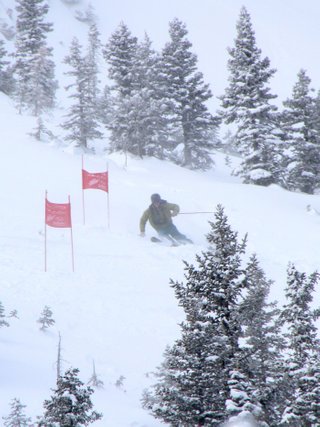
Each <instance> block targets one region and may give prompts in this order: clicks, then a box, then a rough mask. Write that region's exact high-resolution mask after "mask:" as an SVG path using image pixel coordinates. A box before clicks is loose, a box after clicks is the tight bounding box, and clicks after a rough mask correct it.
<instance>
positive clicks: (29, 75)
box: [14, 0, 57, 115]
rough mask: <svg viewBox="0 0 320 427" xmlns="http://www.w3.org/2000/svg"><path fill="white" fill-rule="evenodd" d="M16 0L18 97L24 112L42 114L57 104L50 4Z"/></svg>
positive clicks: (15, 55)
mask: <svg viewBox="0 0 320 427" xmlns="http://www.w3.org/2000/svg"><path fill="white" fill-rule="evenodd" d="M15 1H16V10H17V21H16V44H15V53H14V57H15V67H14V70H15V75H16V93H15V96H16V99H17V102H18V107H19V111H20V112H21V111H22V110H23V109H24V108H30V109H31V111H32V112H33V114H35V115H38V114H40V113H41V112H42V111H45V110H46V109H49V108H52V107H53V106H54V99H55V92H56V89H57V82H56V81H55V80H54V67H55V64H54V62H53V61H52V60H51V57H52V48H49V47H48V46H47V36H48V33H49V32H50V31H52V24H51V23H48V22H45V16H46V14H47V13H48V10H49V6H48V4H47V3H46V2H45V0H15Z"/></svg>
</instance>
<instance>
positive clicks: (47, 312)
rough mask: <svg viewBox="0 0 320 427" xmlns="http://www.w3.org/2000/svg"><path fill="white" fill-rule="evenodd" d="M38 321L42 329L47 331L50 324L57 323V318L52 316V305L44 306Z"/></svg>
mask: <svg viewBox="0 0 320 427" xmlns="http://www.w3.org/2000/svg"><path fill="white" fill-rule="evenodd" d="M37 322H38V323H40V325H41V327H40V330H41V331H45V330H46V329H48V328H49V327H50V326H52V325H54V324H55V323H56V322H55V320H54V319H53V318H52V310H51V309H50V307H48V306H47V305H46V306H45V307H44V309H43V310H42V312H41V315H40V317H39V319H38V320H37Z"/></svg>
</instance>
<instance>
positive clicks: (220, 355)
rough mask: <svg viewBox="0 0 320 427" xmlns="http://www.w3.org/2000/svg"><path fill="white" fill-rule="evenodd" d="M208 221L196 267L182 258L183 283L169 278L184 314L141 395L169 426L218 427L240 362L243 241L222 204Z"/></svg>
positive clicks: (254, 405)
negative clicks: (178, 334) (150, 383)
mask: <svg viewBox="0 0 320 427" xmlns="http://www.w3.org/2000/svg"><path fill="white" fill-rule="evenodd" d="M210 225H211V231H210V232H209V234H208V235H207V239H208V242H209V243H210V245H212V247H210V248H209V249H208V250H207V251H206V252H203V253H202V256H199V255H197V257H196V261H197V264H198V265H197V267H196V266H194V265H189V264H188V263H185V264H186V267H185V270H186V274H185V277H186V282H185V283H180V282H171V283H172V286H173V288H174V290H175V294H176V297H177V299H178V301H179V305H180V306H181V307H182V308H183V310H184V311H185V314H186V319H185V321H184V322H182V324H181V335H182V336H181V338H180V339H178V340H177V341H176V342H175V343H174V344H173V346H171V347H168V348H167V350H166V352H165V354H164V362H163V363H162V365H161V366H160V367H159V368H158V370H157V372H156V374H155V375H156V379H157V383H156V384H155V385H154V386H153V387H152V388H151V389H149V390H148V391H146V392H145V394H144V396H143V406H144V408H145V409H147V410H149V411H150V412H151V413H152V414H153V415H154V416H155V417H156V418H159V419H161V420H162V421H164V422H166V423H169V424H170V425H174V426H178V425H186V426H191V425H194V426H206V425H207V426H209V425H210V426H218V425H220V424H221V422H223V421H226V420H227V419H228V417H229V413H228V411H227V408H226V402H227V401H228V399H229V400H231V399H232V396H231V388H230V385H231V384H230V381H231V380H232V378H233V376H232V373H233V372H236V371H237V372H239V375H240V373H241V365H242V366H244V367H245V360H246V358H245V354H244V353H243V351H242V349H241V347H240V342H239V341H240V338H241V337H242V336H243V330H242V324H241V321H242V305H241V301H242V300H243V298H244V293H245V291H246V278H245V272H244V270H243V268H242V266H241V265H242V254H243V252H244V250H245V243H246V240H245V239H244V241H243V242H241V243H239V242H238V238H237V233H235V232H234V231H232V229H231V227H230V225H229V224H228V218H227V217H226V215H225V213H224V209H223V208H222V206H218V208H217V211H216V213H215V222H214V223H210ZM246 370H247V371H248V368H247V367H246ZM238 378H240V377H238ZM241 383H242V384H240V383H239V384H238V387H244V388H246V390H248V391H249V388H250V387H251V386H252V383H251V382H250V379H249V378H248V377H246V376H245V374H244V373H243V374H242V380H241ZM247 396H248V399H249V400H248V401H247V405H246V408H247V409H248V411H252V414H253V415H254V414H256V413H257V412H259V403H258V402H256V401H255V397H254V396H253V394H251V393H249V392H248V393H247ZM249 408H250V409H249Z"/></svg>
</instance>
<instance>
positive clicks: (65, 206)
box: [44, 191, 74, 271]
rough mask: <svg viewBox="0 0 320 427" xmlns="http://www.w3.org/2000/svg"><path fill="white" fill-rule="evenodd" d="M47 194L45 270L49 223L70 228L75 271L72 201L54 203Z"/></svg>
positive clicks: (57, 226)
mask: <svg viewBox="0 0 320 427" xmlns="http://www.w3.org/2000/svg"><path fill="white" fill-rule="evenodd" d="M47 195H48V193H47V191H46V195H45V228H44V230H45V231H44V271H47V225H48V226H49V227H55V228H70V237H71V259H72V271H74V253H73V234H72V221H71V202H70V196H68V203H52V202H49V200H48V198H47Z"/></svg>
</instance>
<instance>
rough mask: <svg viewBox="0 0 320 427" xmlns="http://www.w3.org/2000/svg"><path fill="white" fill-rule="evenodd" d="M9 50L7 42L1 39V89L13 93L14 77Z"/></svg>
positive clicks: (9, 93)
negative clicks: (8, 56)
mask: <svg viewBox="0 0 320 427" xmlns="http://www.w3.org/2000/svg"><path fill="white" fill-rule="evenodd" d="M7 55H8V52H7V50H6V48H5V43H4V41H3V40H0V91H1V92H3V93H5V94H6V95H12V93H13V91H14V77H13V72H12V71H13V70H12V67H11V66H10V62H9V61H8V60H7Z"/></svg>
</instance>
